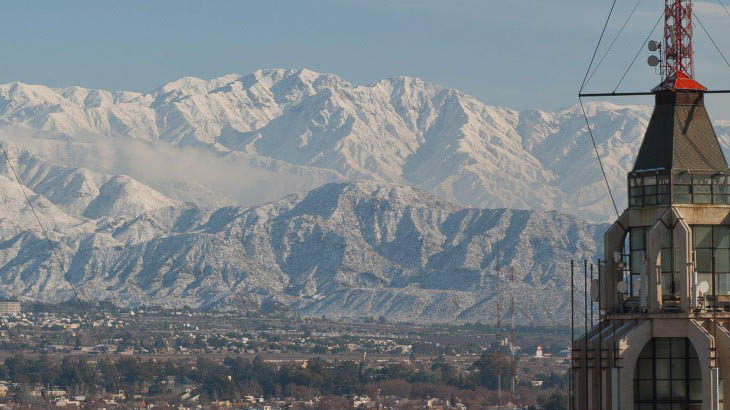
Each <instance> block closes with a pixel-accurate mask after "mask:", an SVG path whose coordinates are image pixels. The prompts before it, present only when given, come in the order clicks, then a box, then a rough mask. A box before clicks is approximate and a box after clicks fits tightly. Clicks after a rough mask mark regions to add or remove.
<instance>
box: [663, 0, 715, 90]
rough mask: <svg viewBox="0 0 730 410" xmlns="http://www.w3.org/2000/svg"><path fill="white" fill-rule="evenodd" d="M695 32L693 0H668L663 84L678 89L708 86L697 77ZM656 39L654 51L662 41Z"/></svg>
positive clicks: (666, 2)
mask: <svg viewBox="0 0 730 410" xmlns="http://www.w3.org/2000/svg"><path fill="white" fill-rule="evenodd" d="M693 34H694V31H693V26H692V0H664V50H662V51H663V52H662V57H663V61H662V65H661V68H662V74H663V78H662V80H663V81H662V84H661V87H663V88H669V89H675V90H701V91H705V90H707V89H706V88H705V87H704V86H702V84H700V83H698V82H697V81H695V80H694V75H695V67H694V60H693V58H694V48H693V44H692V37H693ZM652 43H653V44H654V45H653V46H652V44H650V48H649V49H650V50H652V51H653V50H655V49H656V48H658V45H656V44H657V43H656V42H652ZM652 58H654V57H652ZM655 60H656V59H655ZM652 65H653V64H652Z"/></svg>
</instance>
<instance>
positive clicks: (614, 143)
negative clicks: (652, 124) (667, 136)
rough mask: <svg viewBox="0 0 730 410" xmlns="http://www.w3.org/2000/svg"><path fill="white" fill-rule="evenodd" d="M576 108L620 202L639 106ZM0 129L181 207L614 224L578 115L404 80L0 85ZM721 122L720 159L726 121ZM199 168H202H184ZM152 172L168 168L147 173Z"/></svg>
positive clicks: (644, 118)
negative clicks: (426, 205) (369, 193)
mask: <svg viewBox="0 0 730 410" xmlns="http://www.w3.org/2000/svg"><path fill="white" fill-rule="evenodd" d="M587 111H588V115H589V117H590V121H591V123H592V125H593V126H594V132H595V136H596V139H597V142H598V144H599V152H600V154H601V156H602V158H603V160H604V165H605V167H606V170H607V173H608V176H609V179H610V181H611V183H612V185H613V188H614V190H615V192H616V197H617V201H618V202H619V206H623V205H625V203H626V198H625V193H624V185H625V173H626V172H627V170H628V169H630V168H631V166H632V163H633V160H634V155H635V153H636V151H637V150H638V144H639V143H640V141H641V137H642V135H643V131H644V129H645V127H646V125H647V122H648V117H649V115H650V113H651V109H650V108H649V107H644V106H619V105H614V104H608V103H601V102H596V103H589V104H588V105H587ZM0 123H1V124H3V125H4V127H5V132H4V134H3V136H5V137H6V138H12V139H13V141H14V143H16V144H19V145H21V146H23V147H25V148H29V149H31V150H32V152H34V153H37V154H39V155H41V156H43V157H45V158H47V159H49V160H52V161H54V162H57V163H62V164H64V165H67V166H74V167H86V168H90V169H92V170H94V171H97V172H104V173H110V174H116V173H125V174H128V175H131V176H133V177H135V178H137V179H140V180H141V181H143V182H145V183H147V184H149V185H151V186H154V187H155V188H156V189H158V190H160V191H161V192H164V193H165V194H167V195H168V196H171V197H174V198H175V199H178V200H193V201H204V200H205V198H206V197H207V195H205V194H201V193H199V192H198V191H195V190H193V189H172V188H171V186H172V185H173V184H170V183H169V182H170V180H174V178H175V175H178V176H177V178H181V177H180V176H179V174H184V182H185V183H193V184H194V185H196V186H198V187H200V186H202V187H205V188H206V189H210V190H213V191H217V192H221V193H223V194H224V195H222V197H226V196H227V197H229V198H231V199H232V200H233V201H238V202H239V203H244V204H260V203H263V202H266V201H271V200H274V199H277V198H280V197H281V196H283V195H285V194H288V193H293V192H301V191H307V190H311V189H313V188H316V187H318V186H320V185H321V184H323V183H327V182H336V181H351V180H361V179H367V180H372V181H378V182H386V183H396V184H401V185H410V186H414V187H418V188H420V189H423V190H426V191H429V192H433V193H435V194H437V195H439V196H440V197H441V198H443V199H445V200H448V201H452V202H455V203H458V204H461V205H464V206H473V207H482V208H484V207H486V208H498V207H508V208H518V209H536V210H557V211H560V212H564V213H569V214H574V215H578V216H581V217H583V218H585V219H588V220H593V221H608V220H610V219H611V217H612V215H613V209H612V207H611V205H610V201H609V199H608V196H607V194H606V190H605V187H604V185H603V184H604V183H603V179H602V176H601V173H600V169H599V168H598V166H597V162H596V159H595V154H594V152H593V147H592V145H591V143H590V139H589V138H588V135H587V128H586V125H585V122H584V120H583V117H582V114H581V112H580V109H579V107H577V106H575V107H570V108H567V109H565V110H562V111H559V112H544V111H540V110H524V111H518V110H513V109H509V108H505V107H496V106H489V105H486V104H484V103H482V102H481V101H479V100H477V99H475V98H473V97H471V96H468V95H465V94H463V93H461V92H459V91H457V90H453V89H448V88H444V87H441V86H438V85H436V84H431V83H427V82H424V81H421V80H418V79H414V78H409V77H397V78H392V79H387V80H382V81H378V82H376V83H373V84H370V85H367V86H361V85H354V84H351V83H349V82H347V81H345V80H343V79H341V78H339V77H337V76H334V75H331V74H320V73H315V72H312V71H308V70H282V69H274V70H260V71H256V72H254V73H251V74H248V75H237V74H230V75H226V76H223V77H220V78H216V79H212V80H201V79H198V78H192V77H186V78H182V79H179V80H177V81H174V82H171V83H169V84H166V85H164V86H162V87H160V88H159V89H157V90H154V91H152V92H149V93H146V94H142V93H133V92H124V91H115V92H110V91H103V90H89V89H84V88H80V87H71V88H61V89H54V88H48V87H44V86H37V85H27V84H22V83H11V84H5V85H1V86H0ZM718 125H719V127H718V131H719V132H720V134H721V136H722V141H723V144H724V146H725V147H726V148H727V147H728V146H729V145H730V144H729V143H730V139H729V138H728V131H729V130H730V124H724V123H723V124H718ZM129 144H132V145H133V147H134V149H132V148H128V146H129ZM124 147H127V148H124ZM141 147H147V150H151V151H153V152H155V154H156V155H161V154H160V152H159V151H160V150H164V149H173V148H174V149H175V150H177V151H169V152H168V153H167V154H166V155H167V156H162V157H159V156H158V157H154V158H162V160H152V161H146V162H145V163H144V164H139V163H134V164H131V165H130V164H129V162H130V161H132V160H131V159H130V158H139V157H140V155H141V154H140V152H141ZM150 147H152V148H150ZM160 147H166V148H164V149H163V148H160ZM145 152H146V151H145ZM166 152H167V151H166ZM201 152H205V153H206V154H205V155H211V156H212V157H205V158H206V159H205V160H204V161H203V160H200V159H196V160H194V161H193V160H191V161H188V162H185V161H183V162H184V163H185V165H186V167H184V168H183V167H180V169H178V168H175V165H176V163H177V162H178V161H176V160H172V161H171V160H169V159H170V158H187V157H188V156H189V155H191V153H196V154H195V155H199V154H200V153H201ZM200 155H202V154H200ZM99 158H102V160H99ZM120 158H121V159H120ZM196 158H197V157H196ZM201 161H202V162H203V164H204V165H202V166H200V167H199V168H201V169H202V170H203V171H204V172H187V173H186V172H184V171H185V169H189V168H194V166H195V165H196V162H198V163H199V162H201ZM132 162H134V161H132ZM155 162H160V163H165V164H169V165H170V166H172V167H173V169H174V170H176V171H179V172H168V173H167V174H165V171H166V170H165V169H157V168H155V169H153V171H154V172H150V169H149V168H150V164H151V163H155ZM140 169H143V170H144V172H142V171H139V170H140ZM215 169H219V170H220V172H219V173H218V174H215V175H210V172H211V171H212V170H215ZM159 174H165V178H162V179H160V178H157V179H156V178H155V177H154V176H155V175H159ZM229 179H232V180H235V181H236V182H237V183H231V181H229ZM180 181H181V180H180ZM180 181H178V182H180ZM270 181H276V183H271V182H270ZM196 192H197V193H196ZM224 202H225V201H224ZM221 204H223V203H222V202H221V201H218V202H216V203H214V204H205V203H204V204H202V205H205V206H211V205H213V206H218V205H221Z"/></svg>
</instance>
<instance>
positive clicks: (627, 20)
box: [586, 0, 641, 84]
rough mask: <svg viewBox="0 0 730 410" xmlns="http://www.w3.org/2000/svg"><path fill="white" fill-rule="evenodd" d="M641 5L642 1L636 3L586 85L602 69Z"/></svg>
mask: <svg viewBox="0 0 730 410" xmlns="http://www.w3.org/2000/svg"><path fill="white" fill-rule="evenodd" d="M640 4H641V0H638V1H637V2H636V5H635V6H634V8H633V9H632V10H631V13H629V16H628V17H627V18H626V21H624V24H623V25H622V26H621V29H619V31H618V33H617V34H616V37H614V38H613V41H612V42H611V44H610V45H609V46H608V48H607V49H606V52H605V53H604V54H603V57H601V59H600V60H599V61H598V64H596V68H594V69H593V72H592V73H591V75H590V76H589V77H588V80H586V84H588V83H589V82H591V79H592V78H593V76H595V75H596V71H598V69H599V68H600V67H601V64H603V60H605V59H606V57H608V53H609V52H610V51H611V49H612V48H613V46H614V45H615V44H616V41H618V39H619V37H621V34H622V33H623V32H624V29H626V26H627V25H628V24H629V21H631V18H632V17H633V16H634V13H636V9H638V8H639V5H640Z"/></svg>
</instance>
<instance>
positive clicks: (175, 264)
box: [0, 149, 603, 323]
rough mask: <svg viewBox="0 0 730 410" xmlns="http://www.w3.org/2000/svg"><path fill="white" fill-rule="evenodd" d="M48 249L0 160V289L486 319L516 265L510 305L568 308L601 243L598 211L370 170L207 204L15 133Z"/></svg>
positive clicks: (34, 294)
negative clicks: (494, 202) (420, 186)
mask: <svg viewBox="0 0 730 410" xmlns="http://www.w3.org/2000/svg"><path fill="white" fill-rule="evenodd" d="M10 153H11V155H10V156H11V158H12V159H13V165H14V168H15V169H16V170H17V171H18V174H19V175H20V176H21V180H22V181H23V183H24V185H25V186H24V189H25V190H26V192H27V193H28V194H29V196H30V198H31V200H32V201H33V203H34V205H35V208H36V210H37V211H38V213H39V215H40V219H41V221H42V224H43V225H44V226H45V228H46V230H48V231H49V233H50V237H51V240H52V242H53V244H54V248H55V249H56V250H57V251H56V253H55V254H54V253H52V252H50V248H49V245H48V243H47V242H46V240H45V238H44V237H43V235H42V234H41V232H40V229H39V227H38V225H37V224H36V222H35V220H34V219H33V218H32V214H31V212H30V209H29V208H28V207H27V206H26V203H25V199H24V197H23V192H22V191H21V190H20V187H19V186H18V184H16V183H15V181H14V180H13V179H11V178H12V176H9V175H7V174H8V170H7V168H2V170H0V171H2V172H0V198H3V205H4V206H3V207H2V208H1V209H3V212H2V218H0V293H2V294H3V295H5V296H16V297H20V298H22V299H33V300H44V301H59V300H64V299H68V298H71V297H72V292H71V287H70V286H69V284H68V282H67V281H66V280H65V279H64V272H66V274H67V275H68V278H69V279H70V280H71V281H72V282H73V284H74V286H75V287H77V288H78V290H79V291H80V293H81V295H82V297H84V298H86V299H89V300H91V299H93V300H108V301H111V302H114V303H116V304H118V305H132V306H134V305H137V304H142V303H144V304H160V305H163V306H169V307H180V306H184V305H186V306H194V307H211V308H221V309H231V308H235V309H258V308H260V307H261V306H262V305H264V304H272V303H273V304H276V305H279V306H281V307H283V308H286V309H291V310H293V311H294V310H295V311H297V312H299V314H301V315H314V316H322V315H324V316H328V317H364V316H373V317H379V316H387V317H388V318H390V319H392V320H410V321H415V320H418V321H430V322H443V321H454V320H458V321H470V322H473V321H483V322H491V321H493V320H494V314H495V312H494V311H493V307H494V304H493V303H490V301H492V300H493V298H494V297H495V290H496V286H497V285H496V283H497V279H496V278H497V276H496V263H497V260H499V261H500V262H499V263H500V265H502V276H501V277H502V281H503V282H502V285H501V286H503V289H507V286H508V285H507V283H506V277H507V276H506V271H507V269H508V268H507V267H508V266H513V267H514V268H515V275H516V281H515V294H516V297H517V298H519V299H518V300H521V301H525V302H526V303H520V304H519V308H518V310H519V311H518V316H519V317H520V320H523V321H528V322H531V323H533V322H535V323H536V322H543V323H545V322H546V321H553V320H561V319H564V318H565V317H566V316H567V314H568V311H567V298H566V289H567V286H568V285H567V284H568V276H567V272H568V271H567V262H568V261H569V259H570V258H571V257H574V258H578V259H581V258H595V257H596V254H597V252H596V250H597V247H598V246H599V245H598V243H599V241H600V237H601V234H602V229H603V227H602V226H599V225H591V224H587V223H585V222H582V221H580V220H578V219H576V218H574V217H569V216H564V215H560V214H557V213H554V212H534V211H513V210H506V209H500V210H480V209H470V208H463V207H460V206H457V205H454V204H451V203H448V202H444V201H442V200H440V199H438V198H437V197H435V196H434V195H432V194H428V193H425V192H423V191H420V190H417V189H414V188H410V187H404V186H398V185H392V184H378V183H375V182H358V183H340V184H327V185H324V186H322V187H321V188H318V189H316V190H314V191H311V192H309V193H303V194H298V195H291V196H288V197H286V198H284V199H281V200H279V201H276V202H272V203H269V204H266V205H262V206H257V207H242V206H229V207H223V208H220V209H217V210H206V209H203V208H199V207H197V206H195V205H193V204H190V203H182V202H179V201H174V200H171V199H169V198H167V197H165V196H164V195H162V194H160V193H159V192H156V191H154V190H153V189H151V188H149V187H146V186H145V185H143V184H142V183H140V182H139V181H135V180H133V179H131V178H129V177H122V176H108V175H102V174H96V173H93V172H91V171H88V170H84V169H70V168H64V167H62V166H58V165H54V164H49V163H46V162H44V161H43V160H42V159H39V158H37V157H35V156H34V155H33V154H30V153H28V152H27V151H22V150H17V149H11V150H10Z"/></svg>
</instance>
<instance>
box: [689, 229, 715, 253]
mask: <svg viewBox="0 0 730 410" xmlns="http://www.w3.org/2000/svg"><path fill="white" fill-rule="evenodd" d="M692 243H693V244H694V247H695V248H711V247H712V227H711V226H695V227H694V228H693V229H692Z"/></svg>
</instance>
